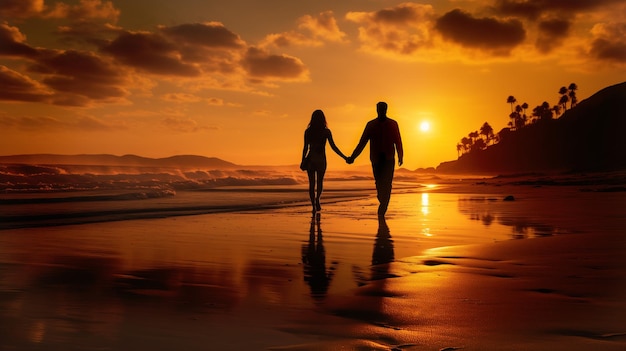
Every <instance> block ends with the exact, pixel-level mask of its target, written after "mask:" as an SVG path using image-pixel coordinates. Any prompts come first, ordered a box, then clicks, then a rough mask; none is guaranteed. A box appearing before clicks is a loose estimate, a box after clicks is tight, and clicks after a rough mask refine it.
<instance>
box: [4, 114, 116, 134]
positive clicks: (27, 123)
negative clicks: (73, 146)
mask: <svg viewBox="0 0 626 351" xmlns="http://www.w3.org/2000/svg"><path fill="white" fill-rule="evenodd" d="M0 126H2V127H4V128H6V129H19V130H23V131H31V132H42V131H44V132H46V131H47V132H56V131H67V130H70V131H84V132H95V131H109V130H122V129H127V127H126V125H125V124H124V123H119V122H110V121H106V120H103V119H100V118H96V117H93V116H79V117H66V118H62V119H61V118H56V117H49V116H37V117H31V116H29V117H14V116H8V115H0Z"/></svg>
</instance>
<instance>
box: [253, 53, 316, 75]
mask: <svg viewBox="0 0 626 351" xmlns="http://www.w3.org/2000/svg"><path fill="white" fill-rule="evenodd" d="M243 65H244V67H245V69H246V70H247V72H248V73H249V74H250V76H251V77H253V78H259V79H270V80H271V79H286V80H303V79H306V77H307V74H308V71H307V69H306V67H305V66H304V64H303V63H302V61H300V60H299V59H298V58H295V57H292V56H287V55H272V54H270V53H268V52H267V51H265V50H261V49H258V48H254V47H251V48H249V49H248V51H247V52H246V55H245V57H244V59H243Z"/></svg>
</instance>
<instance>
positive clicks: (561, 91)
mask: <svg viewBox="0 0 626 351" xmlns="http://www.w3.org/2000/svg"><path fill="white" fill-rule="evenodd" d="M568 93H569V90H568V89H567V88H566V87H561V89H559V94H561V98H560V99H559V105H561V106H562V107H563V113H565V111H567V102H568V101H569V96H568Z"/></svg>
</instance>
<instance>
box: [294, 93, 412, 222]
mask: <svg viewBox="0 0 626 351" xmlns="http://www.w3.org/2000/svg"><path fill="white" fill-rule="evenodd" d="M376 111H377V113H378V117H376V118H375V119H373V120H371V121H369V122H368V123H367V125H366V126H365V130H364V131H363V135H361V140H360V141H359V144H358V145H357V146H356V148H355V149H354V151H353V152H352V155H351V156H349V157H348V156H345V155H344V154H343V153H342V152H341V151H340V150H339V148H338V147H337V145H335V141H334V140H333V135H332V133H331V132H330V129H328V126H327V124H326V117H325V116H324V112H322V111H321V110H315V111H314V112H313V115H312V116H311V122H310V123H309V126H308V127H307V129H306V130H305V131H304V148H303V149H302V163H301V164H300V169H302V170H306V171H307V174H308V176H309V197H310V198H311V205H312V206H313V212H316V211H320V210H321V209H322V208H321V206H320V198H321V197H322V190H323V183H324V173H325V172H326V141H327V140H328V142H329V143H330V147H331V148H332V149H333V151H334V152H336V153H337V155H339V156H341V157H342V158H343V159H344V160H346V162H347V163H348V164H352V163H353V162H354V159H356V158H357V157H358V156H359V155H360V154H361V152H362V151H363V148H365V145H366V144H367V142H368V141H369V142H370V161H371V162H372V170H373V172H374V180H375V182H376V195H377V197H378V202H379V206H378V216H379V217H383V216H384V215H385V213H386V212H387V206H388V205H389V199H390V197H391V182H392V180H393V171H394V167H395V153H396V152H397V153H398V166H402V159H403V157H404V152H403V150H402V138H400V129H399V128H398V123H397V122H396V121H394V120H393V119H391V118H389V117H387V103H385V102H382V101H381V102H379V103H378V104H376ZM316 185H317V191H316V188H315V187H316Z"/></svg>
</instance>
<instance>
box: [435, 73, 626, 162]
mask: <svg viewBox="0 0 626 351" xmlns="http://www.w3.org/2000/svg"><path fill="white" fill-rule="evenodd" d="M623 169H626V82H624V83H620V84H617V85H613V86H610V87H607V88H605V89H602V90H600V91H599V92H597V93H596V94H594V95H593V96H591V97H589V98H588V99H585V100H583V101H581V102H580V103H578V104H577V105H576V106H575V107H574V108H572V109H570V110H568V111H566V112H565V113H564V114H563V115H562V116H561V117H560V118H559V119H554V120H549V121H542V122H538V123H535V124H532V125H529V126H526V127H524V128H521V129H520V130H517V131H514V132H510V133H508V134H507V135H506V137H504V138H503V139H502V140H501V141H500V142H499V143H498V144H495V145H492V146H489V147H488V148H486V149H485V150H481V151H474V152H470V153H467V154H465V155H462V156H461V157H460V158H459V159H457V160H455V161H449V162H443V163H441V164H440V165H439V166H438V167H437V168H436V171H437V172H441V173H459V174H460V173H473V174H484V173H524V172H545V171H609V170H623Z"/></svg>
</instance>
